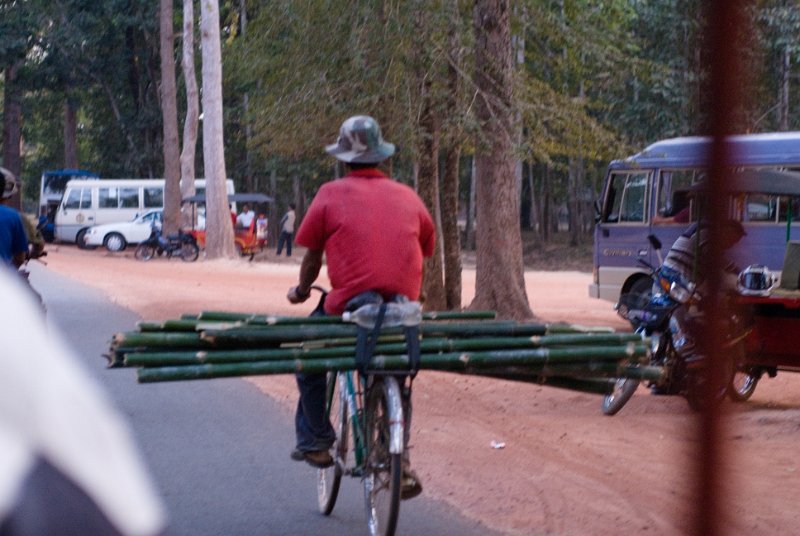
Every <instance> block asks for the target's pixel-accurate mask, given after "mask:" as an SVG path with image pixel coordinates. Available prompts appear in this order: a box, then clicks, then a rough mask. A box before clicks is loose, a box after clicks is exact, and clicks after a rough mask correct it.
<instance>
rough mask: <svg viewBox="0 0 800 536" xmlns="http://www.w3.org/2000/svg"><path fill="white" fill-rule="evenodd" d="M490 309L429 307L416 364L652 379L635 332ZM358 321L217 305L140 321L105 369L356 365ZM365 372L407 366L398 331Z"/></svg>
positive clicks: (119, 340) (118, 341) (605, 383)
mask: <svg viewBox="0 0 800 536" xmlns="http://www.w3.org/2000/svg"><path fill="white" fill-rule="evenodd" d="M494 318H495V314H494V313H493V312H491V311H482V312H481V311H479V312H428V313H425V314H424V315H423V322H422V323H421V324H420V326H419V331H420V337H421V339H420V349H421V356H420V369H422V370H425V369H427V370H444V371H452V372H459V373H466V374H478V375H486V376H495V377H501V378H507V379H515V380H522V381H532V382H537V383H548V384H550V385H554V386H559V387H567V388H570V389H577V390H581V391H590V392H600V393H605V392H609V390H610V389H611V387H612V385H613V382H614V381H615V378H620V377H632V378H640V379H650V380H655V379H657V378H658V377H660V375H661V374H662V371H661V369H660V368H658V367H651V366H646V365H645V364H646V363H647V344H646V341H644V340H642V338H641V336H640V335H637V334H633V333H614V332H613V330H611V329H606V328H584V327H581V326H575V325H570V324H535V323H522V322H513V321H498V320H495V319H494ZM356 329H357V328H356V326H355V324H350V323H346V322H343V321H342V319H341V318H340V317H332V316H322V317H287V316H270V315H250V314H242V313H228V312H218V311H208V312H203V313H201V314H199V315H196V316H191V315H184V316H183V317H181V318H180V319H176V320H167V321H165V322H161V323H152V322H141V323H139V324H138V326H137V330H136V331H130V332H125V333H118V334H116V335H115V336H114V337H113V340H112V342H111V348H110V351H109V353H108V354H107V357H108V359H109V363H110V366H111V367H136V368H137V369H138V370H137V374H138V380H139V382H142V383H148V382H160V381H177V380H195V379H208V378H220V377H230V376H251V375H265V374H288V373H295V372H306V373H313V372H326V371H340V370H352V369H355V368H356V363H355V358H354V354H355V344H356ZM369 367H370V369H371V370H376V371H382V370H407V369H408V367H409V359H408V356H407V349H406V343H405V337H404V334H403V331H402V328H399V327H398V328H384V329H383V330H381V335H380V337H379V338H378V341H377V345H376V347H375V351H374V353H373V358H372V360H371V362H370V365H369Z"/></svg>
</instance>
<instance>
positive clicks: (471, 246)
mask: <svg viewBox="0 0 800 536" xmlns="http://www.w3.org/2000/svg"><path fill="white" fill-rule="evenodd" d="M475 175H476V171H475V156H474V155H473V156H472V158H471V165H470V172H469V196H468V197H467V222H466V224H465V226H464V248H465V249H467V250H469V251H475Z"/></svg>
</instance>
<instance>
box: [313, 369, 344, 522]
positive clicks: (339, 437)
mask: <svg viewBox="0 0 800 536" xmlns="http://www.w3.org/2000/svg"><path fill="white" fill-rule="evenodd" d="M342 380H344V376H340V375H339V374H337V373H336V372H329V373H328V380H327V382H328V387H327V395H326V396H327V398H326V400H327V402H326V414H327V416H328V418H329V419H331V420H332V424H333V429H334V430H335V431H336V442H335V443H334V444H333V461H334V463H333V465H332V466H330V467H326V468H325V469H319V470H317V501H318V503H319V511H320V512H321V513H322V514H323V515H326V516H327V515H330V513H331V512H333V507H334V506H335V505H336V498H337V497H338V495H339V485H340V484H341V482H342V475H343V474H344V468H345V466H346V461H347V446H348V430H349V426H348V421H347V417H348V412H347V399H346V396H347V392H346V389H345V388H344V384H343V382H342Z"/></svg>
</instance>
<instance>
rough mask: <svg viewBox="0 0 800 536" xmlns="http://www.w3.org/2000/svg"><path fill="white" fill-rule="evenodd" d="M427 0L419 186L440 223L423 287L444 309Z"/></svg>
mask: <svg viewBox="0 0 800 536" xmlns="http://www.w3.org/2000/svg"><path fill="white" fill-rule="evenodd" d="M423 3H424V2H419V1H418V2H415V4H416V5H415V9H414V10H413V11H414V17H415V19H416V20H415V27H416V29H417V38H416V39H415V40H414V48H413V63H414V69H413V73H414V81H415V86H416V87H415V88H414V89H415V93H416V95H417V98H416V101H417V102H418V103H419V125H418V138H419V141H418V143H417V148H416V151H415V152H416V155H417V160H418V165H419V167H418V169H419V171H418V177H417V185H418V186H417V190H418V191H419V195H420V198H421V199H422V200H423V201H424V202H425V205H426V206H427V207H428V210H429V211H430V213H431V215H432V216H433V221H434V222H435V223H436V235H437V238H436V248H435V250H434V253H433V255H432V256H430V257H428V258H426V259H425V262H424V267H423V278H422V290H423V294H424V296H425V307H426V308H427V309H429V310H432V311H440V310H442V309H445V308H446V307H447V300H446V297H445V293H444V267H443V265H442V239H441V238H442V233H441V229H442V226H441V222H442V218H441V211H440V202H439V141H440V138H441V127H440V124H441V120H440V117H439V115H438V111H437V102H436V100H437V99H436V95H435V88H434V77H435V75H434V72H435V71H436V69H437V65H436V64H435V60H434V59H433V57H432V53H431V45H432V41H433V27H432V26H433V25H432V24H431V21H430V18H429V17H428V16H427V15H428V14H427V13H425V10H424V9H423V6H422V5H421V4H423Z"/></svg>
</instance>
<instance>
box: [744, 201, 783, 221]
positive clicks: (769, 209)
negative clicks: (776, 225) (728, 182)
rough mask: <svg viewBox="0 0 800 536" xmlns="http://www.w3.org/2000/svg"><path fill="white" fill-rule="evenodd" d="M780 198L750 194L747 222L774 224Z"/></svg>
mask: <svg viewBox="0 0 800 536" xmlns="http://www.w3.org/2000/svg"><path fill="white" fill-rule="evenodd" d="M777 209H778V197H777V196H775V195H767V194H748V196H747V221H763V222H774V221H775V218H776V216H777Z"/></svg>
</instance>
